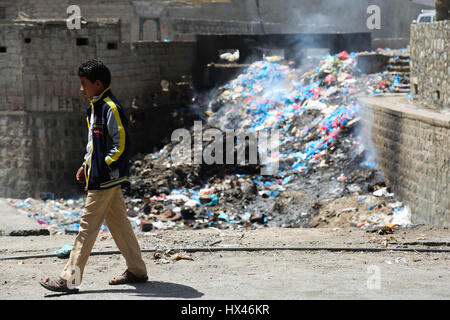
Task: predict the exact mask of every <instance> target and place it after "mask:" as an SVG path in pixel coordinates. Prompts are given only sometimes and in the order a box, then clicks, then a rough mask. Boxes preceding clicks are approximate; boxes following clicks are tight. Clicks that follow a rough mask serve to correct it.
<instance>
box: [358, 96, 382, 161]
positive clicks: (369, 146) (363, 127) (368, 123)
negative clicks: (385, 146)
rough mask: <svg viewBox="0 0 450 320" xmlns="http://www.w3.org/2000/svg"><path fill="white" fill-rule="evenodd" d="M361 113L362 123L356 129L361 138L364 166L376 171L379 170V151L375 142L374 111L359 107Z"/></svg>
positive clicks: (362, 106)
mask: <svg viewBox="0 0 450 320" xmlns="http://www.w3.org/2000/svg"><path fill="white" fill-rule="evenodd" d="M358 109H359V110H360V111H359V113H360V115H361V121H359V125H358V126H357V127H356V129H355V131H356V135H357V136H358V137H360V138H361V140H362V144H361V147H362V148H363V150H361V151H362V152H364V161H363V162H362V163H361V165H362V166H364V167H367V168H371V169H375V168H377V162H376V158H377V149H376V147H375V144H374V141H373V125H372V123H373V110H372V109H371V108H369V107H366V106H364V105H358Z"/></svg>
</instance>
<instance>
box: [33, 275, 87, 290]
mask: <svg viewBox="0 0 450 320" xmlns="http://www.w3.org/2000/svg"><path fill="white" fill-rule="evenodd" d="M39 283H40V285H41V286H43V287H44V288H45V289H47V290H50V291H55V292H67V293H77V292H78V291H79V290H78V288H72V289H71V288H69V287H67V281H66V280H64V279H63V278H58V279H57V280H54V279H50V278H49V277H46V278H45V279H43V280H41V281H39Z"/></svg>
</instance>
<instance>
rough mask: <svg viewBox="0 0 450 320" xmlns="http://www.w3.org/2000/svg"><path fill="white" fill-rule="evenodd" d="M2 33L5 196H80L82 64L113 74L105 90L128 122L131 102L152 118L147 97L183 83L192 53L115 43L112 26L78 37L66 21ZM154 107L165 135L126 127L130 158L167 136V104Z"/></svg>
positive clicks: (0, 128)
mask: <svg viewBox="0 0 450 320" xmlns="http://www.w3.org/2000/svg"><path fill="white" fill-rule="evenodd" d="M0 28H2V30H0V35H1V36H2V38H0V47H6V52H0V65H2V68H1V69H0V72H1V75H2V76H1V77H0V90H1V94H0V99H1V100H0V110H1V111H2V113H1V115H0V156H1V157H0V196H4V197H29V196H34V195H35V193H37V192H53V193H55V194H56V195H57V196H70V195H73V194H74V193H79V192H82V189H81V187H80V186H79V185H78V184H77V183H76V182H75V178H74V177H75V173H76V170H77V169H78V168H79V167H80V165H81V163H82V160H83V156H84V153H85V147H86V142H87V128H86V117H85V110H86V108H87V106H88V101H86V100H85V98H84V97H83V96H82V95H81V94H80V91H79V89H80V82H79V78H78V76H77V69H78V66H79V64H80V63H82V62H83V61H86V60H87V59H90V58H94V57H98V58H99V59H101V60H103V61H104V62H105V63H106V64H107V65H108V66H109V67H110V69H111V73H112V76H113V79H112V83H111V88H112V90H113V92H114V93H115V94H116V96H117V97H118V98H119V100H120V101H121V103H122V105H123V106H124V108H125V110H126V112H127V113H128V115H129V114H130V111H131V102H132V101H133V99H136V104H137V105H138V106H139V107H140V110H141V112H142V114H143V117H144V119H145V118H148V117H152V115H153V116H154V112H153V110H154V109H155V108H156V107H155V106H154V101H153V100H152V97H153V96H154V95H155V93H161V85H160V82H161V80H162V79H165V80H168V81H169V82H171V83H175V82H177V81H184V80H186V77H189V76H190V74H191V71H192V66H193V64H194V59H195V52H196V43H195V42H170V43H165V42H161V43H160V42H139V43H120V24H119V23H118V21H110V22H101V23H96V22H89V23H88V24H87V25H84V26H82V28H81V29H80V30H68V29H67V27H66V24H65V21H64V20H61V21H59V22H54V21H53V22H45V21H40V22H37V21H35V22H26V23H25V22H24V23H13V24H9V25H6V24H4V25H1V26H0ZM80 39H82V40H80ZM77 41H78V45H77ZM80 41H81V42H83V41H87V43H85V45H80ZM108 45H109V48H110V49H108ZM174 103H175V102H174ZM157 108H158V110H159V111H160V112H159V113H158V116H159V117H160V118H159V119H153V120H154V121H153V123H154V124H161V125H163V126H165V127H164V128H161V127H157V126H154V127H152V126H149V125H148V124H147V125H145V123H146V122H145V121H143V122H140V123H137V124H131V125H130V133H131V135H132V138H133V141H134V142H135V143H134V152H149V151H151V150H152V148H151V147H152V145H153V144H154V143H155V137H156V138H157V137H160V136H163V135H164V132H165V131H163V130H162V129H164V130H167V126H168V123H169V122H170V115H169V113H170V110H168V107H167V105H158V106H157ZM142 124H144V125H142ZM158 130H159V131H158ZM152 139H153V140H152Z"/></svg>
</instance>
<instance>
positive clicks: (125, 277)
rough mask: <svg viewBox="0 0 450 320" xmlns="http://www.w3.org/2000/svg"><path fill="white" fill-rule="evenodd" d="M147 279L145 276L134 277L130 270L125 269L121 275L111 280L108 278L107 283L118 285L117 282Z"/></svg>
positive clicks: (144, 280)
mask: <svg viewBox="0 0 450 320" xmlns="http://www.w3.org/2000/svg"><path fill="white" fill-rule="evenodd" d="M147 280H148V277H147V276H143V277H136V276H135V275H134V274H133V273H131V272H130V271H128V270H125V272H124V273H123V274H122V275H121V276H119V277H115V278H113V279H112V280H110V281H109V284H110V285H112V286H114V285H118V284H127V283H139V282H146V281H147Z"/></svg>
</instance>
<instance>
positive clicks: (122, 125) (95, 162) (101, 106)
mask: <svg viewBox="0 0 450 320" xmlns="http://www.w3.org/2000/svg"><path fill="white" fill-rule="evenodd" d="M86 111H87V116H86V120H87V125H88V128H89V136H88V144H87V146H86V155H85V157H84V162H83V167H84V175H85V177H86V190H97V189H107V188H111V187H114V186H116V185H118V184H120V185H122V186H124V185H126V184H128V183H129V182H128V175H129V172H130V161H129V159H128V154H129V149H130V138H129V136H128V131H127V125H128V121H127V118H126V116H125V112H124V110H123V109H122V107H121V106H120V104H119V101H118V100H117V99H116V97H115V96H114V95H113V94H112V92H111V89H110V88H107V89H105V90H104V91H103V92H102V93H101V94H100V95H99V96H97V97H94V98H93V99H92V100H91V101H90V106H89V108H88V109H87V110H86Z"/></svg>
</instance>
